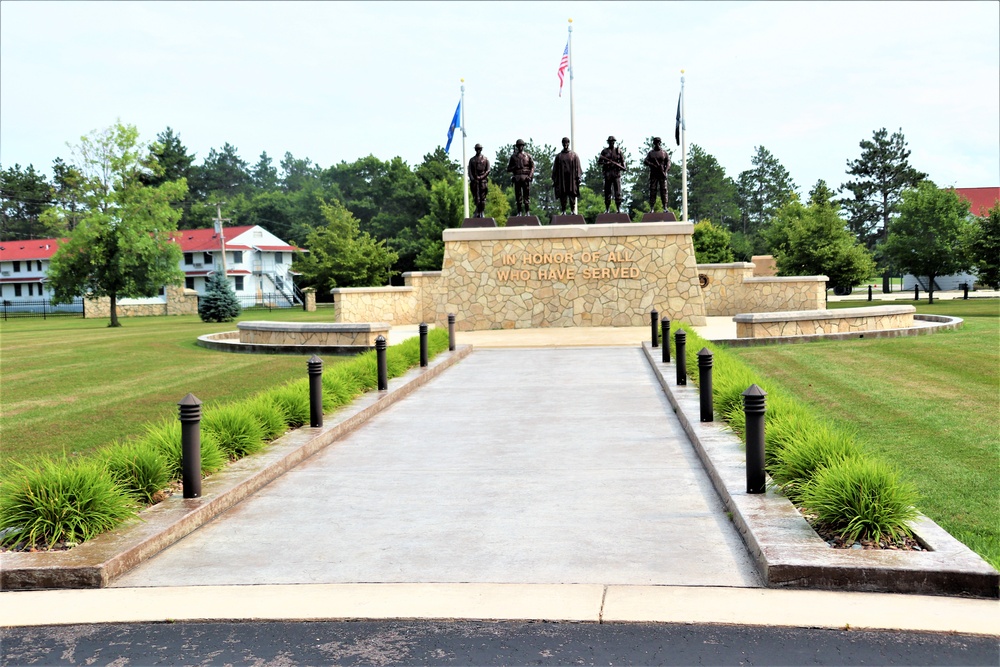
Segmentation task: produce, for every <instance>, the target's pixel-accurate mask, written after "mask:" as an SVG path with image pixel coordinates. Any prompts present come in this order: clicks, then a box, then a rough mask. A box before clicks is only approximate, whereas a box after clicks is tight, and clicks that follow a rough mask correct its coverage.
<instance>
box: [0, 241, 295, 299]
mask: <svg viewBox="0 0 1000 667" xmlns="http://www.w3.org/2000/svg"><path fill="white" fill-rule="evenodd" d="M176 239H177V242H178V243H179V244H180V246H181V251H182V252H183V253H184V256H183V258H182V259H181V264H180V268H181V270H182V271H184V284H185V287H187V288H188V289H193V290H195V291H196V292H198V294H204V293H205V282H206V278H207V277H208V275H209V274H210V273H212V272H213V271H215V269H216V267H223V268H224V270H225V272H226V276H227V277H228V278H229V284H230V286H232V288H233V291H234V292H235V293H236V296H237V297H239V298H240V303H241V305H243V307H248V306H250V305H252V304H254V303H263V302H267V303H269V304H271V305H272V306H292V305H297V304H301V303H302V301H301V295H300V293H299V291H298V287H297V286H296V285H295V283H294V282H293V277H294V276H295V275H298V274H296V273H295V272H294V271H292V257H293V255H294V254H295V253H296V252H301V250H300V249H299V248H296V247H295V246H292V245H289V244H287V243H285V242H284V241H282V240H281V239H279V238H278V237H277V236H275V235H274V234H272V233H271V232H269V231H267V230H266V229H264V228H263V227H261V226H259V225H254V226H243V227H224V228H223V229H222V235H220V234H217V233H216V231H215V230H214V229H185V230H181V231H179V232H177V236H176ZM61 242H62V239H39V240H34V241H3V242H0V299H3V300H6V301H11V302H23V301H30V300H39V299H48V298H50V297H51V296H52V291H51V290H50V289H49V288H48V286H47V285H46V284H45V283H46V274H47V272H48V268H49V261H50V260H51V259H52V255H54V254H55V252H56V250H57V249H58V248H59V244H60V243H61ZM223 247H224V251H223ZM223 253H224V254H223ZM154 299H155V297H154ZM131 301H135V302H137V303H138V302H143V301H145V300H143V299H129V300H123V302H131Z"/></svg>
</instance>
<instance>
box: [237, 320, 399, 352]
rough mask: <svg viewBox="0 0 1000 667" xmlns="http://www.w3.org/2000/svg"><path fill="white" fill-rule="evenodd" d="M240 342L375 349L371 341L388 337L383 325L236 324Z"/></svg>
mask: <svg viewBox="0 0 1000 667" xmlns="http://www.w3.org/2000/svg"><path fill="white" fill-rule="evenodd" d="M236 328H237V329H239V332H240V342H241V343H244V344H250V345H309V346H312V345H331V346H346V345H356V346H364V347H375V339H376V338H378V337H379V336H385V337H388V336H389V325H388V324H387V323H385V322H359V323H334V324H331V323H327V322H300V323H292V322H240V323H238V324H237V325H236Z"/></svg>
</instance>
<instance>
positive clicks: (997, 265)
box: [970, 201, 1000, 289]
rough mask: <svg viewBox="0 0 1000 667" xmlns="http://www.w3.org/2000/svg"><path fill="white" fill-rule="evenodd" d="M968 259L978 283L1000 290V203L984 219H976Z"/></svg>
mask: <svg viewBox="0 0 1000 667" xmlns="http://www.w3.org/2000/svg"><path fill="white" fill-rule="evenodd" d="M970 259H971V260H972V262H973V264H974V265H975V268H976V274H977V275H978V277H979V282H981V283H983V284H984V285H988V286H989V287H992V288H993V289H1000V201H998V202H997V203H995V204H994V205H993V208H991V209H990V210H989V213H987V214H986V217H985V218H976V227H975V230H974V231H973V233H972V243H971V245H970Z"/></svg>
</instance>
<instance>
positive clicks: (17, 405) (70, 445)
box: [0, 309, 342, 475]
mask: <svg viewBox="0 0 1000 667" xmlns="http://www.w3.org/2000/svg"><path fill="white" fill-rule="evenodd" d="M332 315H333V313H332V311H331V310H329V309H326V310H320V311H317V312H315V313H306V312H303V311H301V310H294V309H289V310H287V311H273V312H270V313H269V312H267V311H261V312H258V311H252V312H249V313H245V314H244V315H243V317H242V318H241V319H244V320H292V321H331V319H332ZM122 323H123V326H122V327H120V328H117V329H110V328H108V327H107V320H96V319H95V320H85V319H82V318H69V317H58V318H51V319H48V320H41V319H14V320H8V321H6V322H2V323H0V378H2V380H0V443H2V444H0V475H2V474H3V470H4V469H6V467H7V466H8V464H9V462H10V461H11V460H21V461H23V460H24V459H26V458H30V457H32V456H34V455H37V454H62V453H64V452H65V453H67V454H77V453H83V452H88V451H91V450H93V449H95V448H98V447H100V446H102V445H104V444H106V443H109V442H111V441H112V440H114V439H116V438H125V437H128V436H131V435H135V434H138V433H139V432H141V430H142V426H143V424H145V423H146V422H150V421H156V420H159V419H161V418H165V417H166V418H170V419H174V418H176V417H177V402H178V401H179V400H180V399H181V398H183V397H184V396H185V395H186V394H187V393H188V392H191V393H193V394H194V395H195V396H197V397H198V398H200V399H201V400H202V401H203V402H204V403H211V402H215V401H227V400H230V399H237V398H240V397H244V396H247V395H250V394H252V393H255V392H257V391H260V390H262V389H265V388H267V387H270V386H272V385H274V384H278V383H282V382H285V381H287V380H291V379H295V378H302V377H306V376H307V369H306V360H307V359H308V357H309V356H311V355H301V356H291V355H255V354H233V353H228V352H214V351H211V350H207V349H204V348H201V347H198V346H197V345H195V339H196V338H197V337H198V336H200V335H202V334H205V333H212V332H218V331H232V330H234V329H235V328H236V325H235V323H233V322H229V323H223V324H206V323H204V322H202V321H201V320H200V319H198V317H197V316H172V317H135V318H125V319H123V320H122ZM341 359H342V358H341ZM337 361H338V358H335V357H329V358H325V359H324V362H325V364H326V366H327V367H329V366H330V365H331V364H333V363H337Z"/></svg>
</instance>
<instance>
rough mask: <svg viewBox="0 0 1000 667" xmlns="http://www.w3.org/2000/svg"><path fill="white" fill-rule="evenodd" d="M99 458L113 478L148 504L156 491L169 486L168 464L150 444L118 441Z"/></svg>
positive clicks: (135, 496)
mask: <svg viewBox="0 0 1000 667" xmlns="http://www.w3.org/2000/svg"><path fill="white" fill-rule="evenodd" d="M97 456H98V459H99V460H101V461H103V462H104V466H105V468H107V470H108V473H109V474H110V475H111V478H112V479H113V480H114V481H115V482H117V483H118V485H119V486H121V487H122V488H123V489H124V490H125V491H126V492H127V493H128V494H129V495H131V496H132V497H134V498H136V499H137V500H139V501H140V502H142V503H145V504H146V505H152V504H153V502H154V501H153V496H154V495H155V494H156V492H157V491H160V490H162V489H164V488H165V487H166V486H167V485H168V484H170V468H169V466H168V465H167V461H166V459H165V458H164V456H163V454H162V452H161V451H160V450H159V449H158V448H157V447H156V446H155V445H154V444H152V443H150V442H149V441H132V442H116V443H113V444H112V445H110V446H108V447H106V448H104V449H102V450H100V451H99V452H98V453H97Z"/></svg>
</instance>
